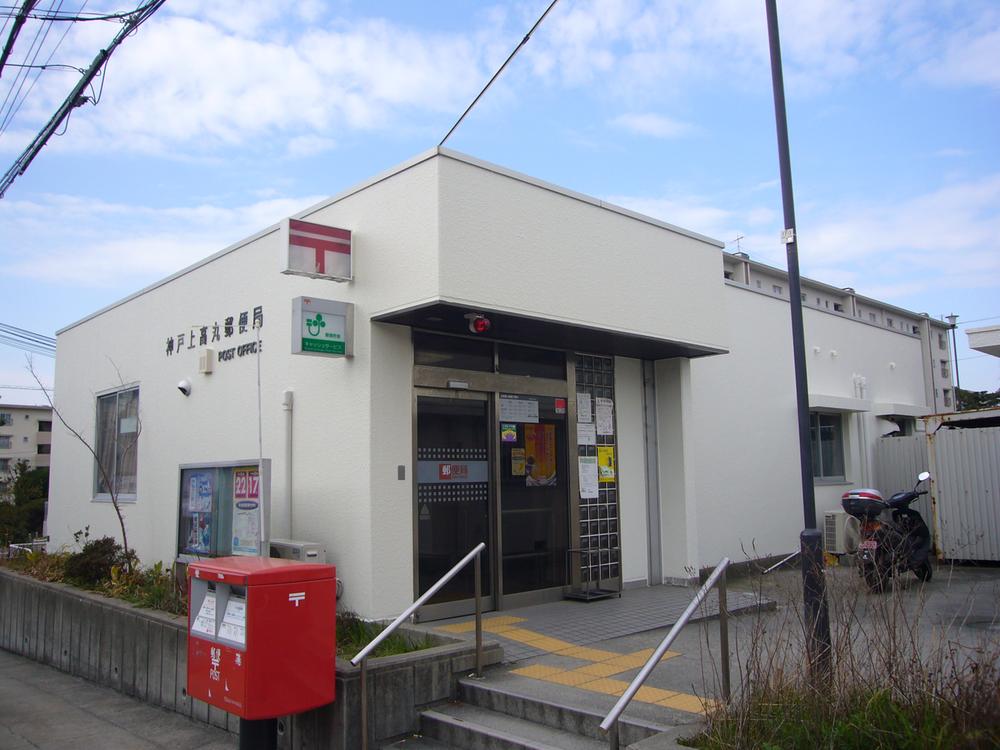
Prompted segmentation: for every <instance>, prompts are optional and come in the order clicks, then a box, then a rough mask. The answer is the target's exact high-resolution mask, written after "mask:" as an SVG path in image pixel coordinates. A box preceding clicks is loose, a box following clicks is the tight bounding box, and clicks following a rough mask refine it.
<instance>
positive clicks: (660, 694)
mask: <svg viewBox="0 0 1000 750" xmlns="http://www.w3.org/2000/svg"><path fill="white" fill-rule="evenodd" d="M677 694H678V693H677V691H675V690H663V689H661V688H656V687H650V686H648V685H643V686H642V687H641V688H639V690H638V692H636V694H635V699H636V700H640V701H642V702H643V703H659V702H660V701H665V700H669V699H671V698H673V697H674V696H675V695H677Z"/></svg>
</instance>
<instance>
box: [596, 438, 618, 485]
mask: <svg viewBox="0 0 1000 750" xmlns="http://www.w3.org/2000/svg"><path fill="white" fill-rule="evenodd" d="M597 473H598V476H599V477H600V481H601V484H610V483H611V482H614V481H615V449H614V446H612V445H599V446H597Z"/></svg>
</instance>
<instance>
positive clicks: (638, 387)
mask: <svg viewBox="0 0 1000 750" xmlns="http://www.w3.org/2000/svg"><path fill="white" fill-rule="evenodd" d="M615 419H616V421H617V422H618V435H617V448H618V456H619V458H618V525H619V530H620V539H621V540H623V541H627V543H626V544H622V582H623V583H625V584H629V583H634V582H636V581H647V580H648V571H649V543H648V539H647V534H646V529H647V517H646V514H647V506H646V441H645V437H644V436H645V432H646V428H645V419H644V416H643V397H642V362H641V361H640V360H638V359H632V358H630V357H615ZM657 583H659V581H657Z"/></svg>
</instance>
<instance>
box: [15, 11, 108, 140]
mask: <svg viewBox="0 0 1000 750" xmlns="http://www.w3.org/2000/svg"><path fill="white" fill-rule="evenodd" d="M89 1H90V0H84V3H83V7H84V8H86V7H87V3H88V2H89ZM59 4H60V6H61V5H62V0H60V2H59ZM51 28H52V22H51V21H49V23H48V28H47V29H46V31H45V37H46V38H47V37H48V34H49V30H51ZM70 28H71V26H67V27H66V28H65V29H64V30H63V33H62V36H61V37H59V41H58V42H56V44H55V46H54V47H53V48H52V51H51V52H49V56H48V57H47V58H45V63H44V64H43V65H38V66H36V65H27V66H23V67H26V68H38V72H37V73H35V79H34V80H33V81H32V82H31V85H30V86H29V87H28V90H27V91H25V92H24V96H23V97H21V101H20V102H18V104H17V108H16V109H14V110H12V111H11V113H10V115H9V116H8V118H7V119H6V120H5V121H4V123H3V125H0V132H3V131H4V130H6V129H7V125H8V124H9V123H10V121H11V120H12V119H13V118H14V117H15V115H17V113H18V112H20V111H21V107H22V105H23V104H24V102H25V101H27V99H28V97H29V96H30V95H31V92H32V91H33V90H34V88H35V84H37V83H38V79H39V78H41V75H42V71H43V70H45V67H46V66H47V65H48V63H49V62H50V61H51V60H52V58H53V57H55V54H56V51H57V50H58V49H59V48H60V47H61V46H62V43H63V42H64V41H65V40H66V35H67V34H68V33H69V30H70ZM42 43H43V44H44V43H45V39H42ZM41 49H42V48H41V45H39V48H38V51H39V52H41ZM37 58H38V55H37V54H36V55H35V57H34V58H32V63H34V61H35V60H36V59H37ZM26 75H27V74H26Z"/></svg>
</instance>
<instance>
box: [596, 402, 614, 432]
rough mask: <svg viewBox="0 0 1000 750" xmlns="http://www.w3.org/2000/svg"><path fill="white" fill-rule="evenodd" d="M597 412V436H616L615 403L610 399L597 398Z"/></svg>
mask: <svg viewBox="0 0 1000 750" xmlns="http://www.w3.org/2000/svg"><path fill="white" fill-rule="evenodd" d="M594 403H595V406H596V407H597V408H596V412H597V434H598V435H614V434H615V402H614V401H612V400H611V399H610V398H595V399H594Z"/></svg>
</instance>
